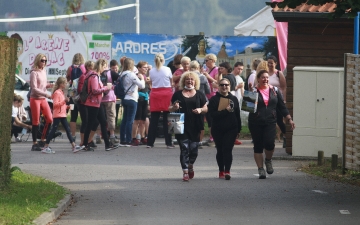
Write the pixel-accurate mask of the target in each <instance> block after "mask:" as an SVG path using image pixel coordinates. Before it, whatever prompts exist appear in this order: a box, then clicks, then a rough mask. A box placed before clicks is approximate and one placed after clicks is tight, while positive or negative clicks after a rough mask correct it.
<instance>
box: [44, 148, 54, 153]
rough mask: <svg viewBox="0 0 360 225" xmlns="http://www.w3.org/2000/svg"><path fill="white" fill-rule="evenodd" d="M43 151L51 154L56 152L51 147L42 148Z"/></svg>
mask: <svg viewBox="0 0 360 225" xmlns="http://www.w3.org/2000/svg"><path fill="white" fill-rule="evenodd" d="M41 152H42V153H46V154H51V153H53V154H55V151H54V150H52V149H51V148H50V147H46V148H44V149H43V150H41Z"/></svg>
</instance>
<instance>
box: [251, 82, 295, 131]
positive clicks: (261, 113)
mask: <svg viewBox="0 0 360 225" xmlns="http://www.w3.org/2000/svg"><path fill="white" fill-rule="evenodd" d="M269 91H270V95H269V102H268V105H267V106H266V105H265V102H264V99H263V97H262V94H261V93H260V91H259V90H257V92H258V93H259V97H258V104H257V110H256V112H255V113H250V114H249V123H251V124H257V125H267V124H275V123H276V109H278V112H280V113H281V115H282V116H283V117H286V116H287V115H289V111H288V109H287V108H286V106H285V103H284V99H283V97H282V94H281V93H280V92H279V90H278V88H275V87H271V88H269Z"/></svg>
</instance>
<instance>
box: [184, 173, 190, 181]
mask: <svg viewBox="0 0 360 225" xmlns="http://www.w3.org/2000/svg"><path fill="white" fill-rule="evenodd" d="M183 181H189V174H187V173H184V174H183Z"/></svg>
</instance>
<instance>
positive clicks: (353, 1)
mask: <svg viewBox="0 0 360 225" xmlns="http://www.w3.org/2000/svg"><path fill="white" fill-rule="evenodd" d="M303 3H306V4H307V5H324V4H326V3H335V4H336V8H335V11H334V12H333V13H330V18H339V17H347V18H354V17H355V16H356V15H357V12H360V1H358V0H283V1H282V2H267V3H266V4H267V5H270V6H271V7H272V8H275V6H276V5H277V6H278V7H279V8H284V7H286V6H287V7H289V8H292V9H294V8H296V7H297V6H299V5H301V4H303Z"/></svg>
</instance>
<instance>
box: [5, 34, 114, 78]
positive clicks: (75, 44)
mask: <svg viewBox="0 0 360 225" xmlns="http://www.w3.org/2000/svg"><path fill="white" fill-rule="evenodd" d="M7 35H8V36H9V37H12V38H16V39H17V40H18V48H17V52H18V62H17V67H16V73H17V74H18V75H19V76H21V77H22V78H23V79H24V80H26V81H28V80H29V76H30V71H31V67H32V66H33V64H34V60H35V57H36V55H37V54H39V53H42V54H45V55H46V58H47V65H46V69H47V74H48V81H56V79H57V78H58V77H59V76H65V75H66V71H67V69H68V67H69V66H71V65H72V59H73V56H74V55H75V54H76V53H81V54H82V55H83V57H84V59H85V61H86V60H92V61H96V60H97V59H100V58H105V59H106V60H108V61H109V62H110V59H111V58H110V57H111V38H112V34H111V33H104V34H102V33H99V34H97V33H90V32H74V33H67V32H14V31H12V32H8V34H7Z"/></svg>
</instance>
